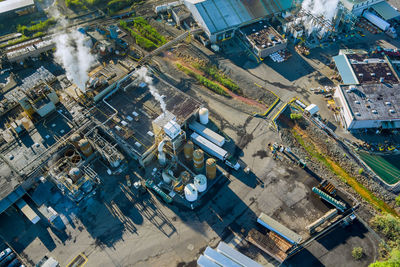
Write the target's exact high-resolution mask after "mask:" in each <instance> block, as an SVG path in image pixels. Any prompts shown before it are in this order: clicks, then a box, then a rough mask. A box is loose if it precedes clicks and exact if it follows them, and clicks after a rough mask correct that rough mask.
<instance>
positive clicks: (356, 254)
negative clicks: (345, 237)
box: [351, 247, 364, 260]
mask: <svg viewBox="0 0 400 267" xmlns="http://www.w3.org/2000/svg"><path fill="white" fill-rule="evenodd" d="M351 255H352V256H353V258H354V259H356V260H361V258H362V257H363V255H364V251H363V249H362V247H354V248H353V251H352V252H351Z"/></svg>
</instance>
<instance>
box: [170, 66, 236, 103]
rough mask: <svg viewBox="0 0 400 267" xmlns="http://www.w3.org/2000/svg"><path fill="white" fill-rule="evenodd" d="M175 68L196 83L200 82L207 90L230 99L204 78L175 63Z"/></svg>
mask: <svg viewBox="0 0 400 267" xmlns="http://www.w3.org/2000/svg"><path fill="white" fill-rule="evenodd" d="M176 66H177V67H178V69H180V70H181V71H183V72H184V73H186V74H187V75H189V76H191V77H193V78H195V79H196V80H197V81H198V82H200V83H201V84H202V85H204V86H205V87H207V88H208V89H211V90H212V91H214V92H215V93H217V94H219V95H223V96H226V97H230V95H229V94H228V93H227V92H226V91H225V90H224V89H223V88H222V87H221V86H219V85H218V84H216V83H214V82H212V81H210V80H209V79H207V78H206V77H204V76H201V75H200V74H197V73H195V72H193V71H191V70H190V69H188V68H186V67H184V66H182V65H181V64H179V63H177V64H176Z"/></svg>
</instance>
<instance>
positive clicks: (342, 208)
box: [312, 187, 346, 212]
mask: <svg viewBox="0 0 400 267" xmlns="http://www.w3.org/2000/svg"><path fill="white" fill-rule="evenodd" d="M312 191H313V192H314V193H316V194H317V195H319V196H320V197H321V198H322V199H324V200H325V201H326V202H328V203H330V204H332V205H333V206H334V207H336V208H337V209H338V210H340V211H341V212H344V211H345V210H346V204H345V203H343V202H341V201H339V200H337V199H335V198H333V197H331V196H330V195H328V194H327V193H325V192H323V191H321V190H320V189H318V188H316V187H313V188H312Z"/></svg>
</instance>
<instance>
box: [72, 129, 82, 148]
mask: <svg viewBox="0 0 400 267" xmlns="http://www.w3.org/2000/svg"><path fill="white" fill-rule="evenodd" d="M69 140H70V141H71V143H72V144H73V145H74V147H76V148H78V143H79V141H80V140H81V136H80V135H79V134H77V133H74V134H73V135H71V137H70V138H69Z"/></svg>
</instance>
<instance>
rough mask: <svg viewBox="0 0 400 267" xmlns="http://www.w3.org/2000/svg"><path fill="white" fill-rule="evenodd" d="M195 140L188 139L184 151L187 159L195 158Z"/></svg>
mask: <svg viewBox="0 0 400 267" xmlns="http://www.w3.org/2000/svg"><path fill="white" fill-rule="evenodd" d="M193 150H194V148H193V142H192V141H188V142H187V143H186V144H185V146H184V147H183V153H184V154H185V159H186V160H187V161H190V160H192V158H193Z"/></svg>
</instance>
